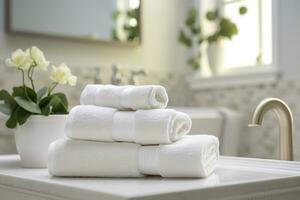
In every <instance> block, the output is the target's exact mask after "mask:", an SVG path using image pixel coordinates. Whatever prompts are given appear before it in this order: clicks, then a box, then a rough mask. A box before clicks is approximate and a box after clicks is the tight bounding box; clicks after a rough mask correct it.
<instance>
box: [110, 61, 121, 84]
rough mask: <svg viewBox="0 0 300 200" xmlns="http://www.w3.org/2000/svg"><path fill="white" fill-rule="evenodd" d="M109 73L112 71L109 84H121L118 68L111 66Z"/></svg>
mask: <svg viewBox="0 0 300 200" xmlns="http://www.w3.org/2000/svg"><path fill="white" fill-rule="evenodd" d="M111 71H112V74H111V77H110V81H111V84H113V85H120V84H121V82H122V79H121V75H120V72H119V68H118V67H117V65H116V64H113V65H112V66H111Z"/></svg>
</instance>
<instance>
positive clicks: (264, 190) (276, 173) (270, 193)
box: [0, 155, 300, 200]
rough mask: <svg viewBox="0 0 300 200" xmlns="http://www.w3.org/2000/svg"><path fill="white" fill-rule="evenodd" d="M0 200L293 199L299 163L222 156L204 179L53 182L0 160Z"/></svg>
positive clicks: (299, 184)
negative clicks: (214, 169) (216, 165)
mask: <svg viewBox="0 0 300 200" xmlns="http://www.w3.org/2000/svg"><path fill="white" fill-rule="evenodd" d="M0 194H1V196H0V199H1V200H14V199H22V200H31V199H35V200H41V199H43V200H46V199H56V200H62V199H68V200H73V199H74V200H77V199H78V200H79V199H84V200H101V199H105V200H124V199H145V200H146V199H149V200H150V199H153V200H156V199H157V200H173V199H174V200H179V199H189V200H193V199H195V200H196V199H197V200H202V199H203V200H207V199H226V200H229V199H235V200H237V199H255V200H256V199H272V200H282V199H285V200H294V199H295V200H296V199H297V200H299V197H300V162H289V161H274V160H261V159H248V158H237V157H222V158H221V159H220V161H219V164H218V167H217V170H216V171H215V173H214V174H213V175H211V176H210V177H209V178H206V179H166V178H160V177H147V178H128V179H126V178H122V179H121V178H120V179H119V178H111V179H110V178H57V177H55V178H54V177H51V176H50V175H49V174H48V171H47V170H46V169H25V168H21V167H20V161H19V157H18V156H17V155H12V156H0Z"/></svg>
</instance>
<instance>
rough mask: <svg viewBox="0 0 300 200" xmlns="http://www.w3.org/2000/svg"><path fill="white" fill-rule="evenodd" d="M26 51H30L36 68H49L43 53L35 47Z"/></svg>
mask: <svg viewBox="0 0 300 200" xmlns="http://www.w3.org/2000/svg"><path fill="white" fill-rule="evenodd" d="M27 51H30V55H31V58H32V60H33V61H34V62H35V64H36V68H38V69H43V70H46V69H47V67H48V66H49V61H47V60H46V58H45V55H44V53H43V52H42V51H41V50H40V49H39V48H37V47H36V46H33V47H31V48H30V49H28V50H27Z"/></svg>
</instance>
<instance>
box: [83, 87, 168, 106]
mask: <svg viewBox="0 0 300 200" xmlns="http://www.w3.org/2000/svg"><path fill="white" fill-rule="evenodd" d="M80 103H81V104H83V105H97V106H105V107H113V108H117V109H118V110H138V109H156V108H165V107H166V106H167V104H168V95H167V92H166V90H165V88H164V87H162V86H159V85H143V86H132V85H126V86H115V85H92V84H90V85H87V86H86V87H85V88H84V90H83V91H82V93H81V96H80Z"/></svg>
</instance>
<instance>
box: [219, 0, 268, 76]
mask: <svg viewBox="0 0 300 200" xmlns="http://www.w3.org/2000/svg"><path fill="white" fill-rule="evenodd" d="M241 6H245V7H247V10H248V12H247V13H246V14H245V15H243V16H241V15H240V14H239V8H240V7H241ZM223 9H224V10H223V12H224V15H225V17H227V18H230V19H231V20H232V21H233V22H234V23H236V25H237V27H238V29H239V33H238V35H236V36H235V37H233V39H232V40H229V41H228V40H225V41H224V44H223V46H224V58H223V61H224V63H223V67H224V69H225V70H226V69H227V70H228V69H235V68H244V67H253V66H261V65H270V64H271V63H272V0H234V1H229V0H224V4H223Z"/></svg>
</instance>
